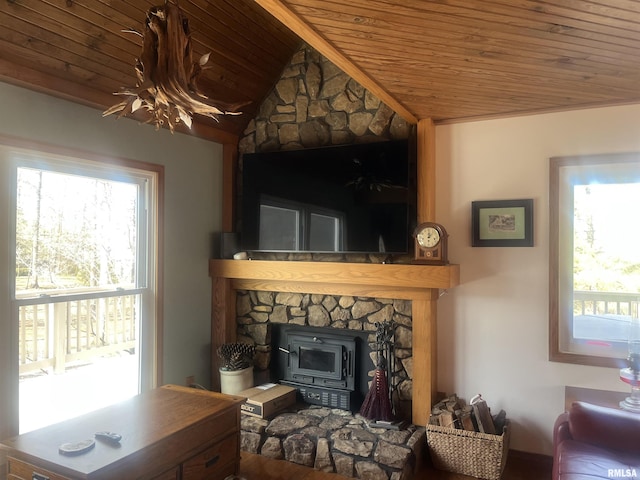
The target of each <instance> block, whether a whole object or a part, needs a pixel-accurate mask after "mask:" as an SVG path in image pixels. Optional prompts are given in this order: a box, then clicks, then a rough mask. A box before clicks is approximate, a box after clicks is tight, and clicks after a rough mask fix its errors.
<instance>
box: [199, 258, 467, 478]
mask: <svg viewBox="0 0 640 480" xmlns="http://www.w3.org/2000/svg"><path fill="white" fill-rule="evenodd" d="M209 273H210V276H211V278H212V323H211V334H212V347H213V350H214V351H215V348H216V347H217V345H220V344H221V343H227V342H233V341H236V340H237V339H238V336H239V335H242V336H247V337H250V338H251V339H252V341H256V343H258V341H257V340H261V339H262V338H263V336H264V340H263V342H264V348H262V349H261V353H260V356H259V357H258V361H259V362H262V363H261V364H260V365H259V366H262V367H264V370H263V371H265V372H268V371H269V370H267V366H268V365H270V362H271V359H272V358H273V357H272V356H273V348H272V345H271V340H272V339H271V338H269V337H270V336H271V333H272V332H271V330H270V329H269V328H267V327H268V326H269V325H273V324H283V325H284V324H286V325H289V324H293V325H296V324H307V325H311V326H315V327H320V326H322V327H323V328H343V329H346V330H349V329H350V327H351V328H352V331H354V332H362V333H363V334H366V336H367V341H369V340H370V337H369V334H370V332H372V331H373V328H372V327H373V326H375V323H376V320H384V319H392V320H393V319H395V321H396V322H397V325H398V328H397V329H396V338H395V343H396V346H398V347H402V348H397V350H398V355H399V357H398V360H399V361H398V362H397V365H398V367H397V368H398V370H400V366H402V369H403V371H404V374H403V375H406V378H405V377H404V376H401V375H398V376H397V378H398V380H397V381H394V384H395V387H397V391H398V396H399V394H400V392H402V391H405V392H407V391H408V392H410V393H409V398H411V392H412V393H413V398H414V399H419V401H413V402H411V414H410V418H411V421H412V425H410V426H409V428H407V429H405V430H385V429H381V428H372V427H371V426H370V425H368V424H367V422H366V421H364V420H363V418H362V417H360V416H359V415H354V414H352V413H350V412H348V411H346V410H340V409H332V408H328V407H323V406H318V405H311V406H310V407H309V408H305V409H304V410H303V411H300V412H287V413H283V414H281V415H278V416H276V417H275V418H274V419H270V420H269V419H260V418H254V417H249V416H244V415H243V419H242V440H241V441H242V447H241V448H242V450H243V451H248V452H253V453H260V454H262V455H265V456H271V457H273V458H284V459H286V460H289V461H292V462H295V463H300V464H303V465H308V466H311V467H313V468H316V469H318V470H323V471H333V472H337V473H340V474H341V475H345V476H350V477H359V478H370V479H373V480H405V479H409V478H411V475H412V473H413V471H414V467H415V465H416V464H417V463H418V462H419V457H420V455H421V453H422V452H423V450H424V448H425V446H426V442H425V427H424V425H426V423H427V421H428V417H429V413H430V410H431V403H432V400H431V399H432V398H433V395H434V394H435V385H436V384H435V374H436V365H435V358H436V355H435V354H436V303H437V300H438V298H439V292H440V290H441V289H448V288H451V287H454V286H456V285H457V284H458V282H459V266H458V265H439V266H424V265H406V264H405V265H399V264H380V263H347V262H306V261H263V260H211V261H210V263H209ZM409 359H410V360H409ZM414 364H415V365H416V368H413V365H414ZM370 365H373V363H371V364H370ZM217 370H218V359H217V356H216V355H213V356H212V372H213V375H212V385H213V387H214V389H215V388H216V387H217V385H218V382H219V378H218V375H217Z"/></svg>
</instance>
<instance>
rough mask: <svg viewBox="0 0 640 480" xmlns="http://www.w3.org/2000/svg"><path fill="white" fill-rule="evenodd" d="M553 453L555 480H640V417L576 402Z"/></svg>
mask: <svg viewBox="0 0 640 480" xmlns="http://www.w3.org/2000/svg"><path fill="white" fill-rule="evenodd" d="M553 449H554V451H553V480H585V479H598V478H603V479H604V478H606V479H612V478H640V414H634V413H630V412H626V411H623V410H617V409H613V408H606V407H600V406H597V405H591V404H589V403H584V402H574V403H573V404H572V406H571V408H570V409H569V411H568V412H565V413H563V414H561V415H560V416H559V417H558V418H557V420H556V423H555V425H554V430H553Z"/></svg>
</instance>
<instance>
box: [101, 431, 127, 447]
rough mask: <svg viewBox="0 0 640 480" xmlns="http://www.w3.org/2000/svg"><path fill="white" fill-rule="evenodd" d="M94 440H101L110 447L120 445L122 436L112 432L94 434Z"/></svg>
mask: <svg viewBox="0 0 640 480" xmlns="http://www.w3.org/2000/svg"><path fill="white" fill-rule="evenodd" d="M96 438H97V439H98V440H103V441H105V442H107V443H110V444H112V445H115V444H118V443H120V440H122V435H120V434H118V433H113V432H96Z"/></svg>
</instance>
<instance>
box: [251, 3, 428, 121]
mask: <svg viewBox="0 0 640 480" xmlns="http://www.w3.org/2000/svg"><path fill="white" fill-rule="evenodd" d="M254 1H255V2H256V3H257V4H258V5H260V6H261V7H262V8H264V9H265V10H266V11H267V12H269V13H270V14H271V15H273V16H274V17H275V18H277V19H278V20H280V21H281V22H282V23H283V24H284V25H285V26H287V27H288V28H289V29H291V31H293V32H294V33H295V34H296V35H298V36H299V37H300V38H301V39H302V40H304V41H305V42H307V43H308V44H309V45H311V46H312V47H313V48H315V49H316V50H317V51H318V52H320V53H321V54H322V55H324V56H325V57H327V58H328V59H329V60H330V61H331V62H333V63H334V64H335V65H336V66H337V67H339V68H340V69H342V71H343V72H345V73H346V74H347V75H349V76H350V77H351V78H353V79H354V80H355V81H357V82H358V83H360V85H362V86H363V87H365V88H366V89H367V90H369V91H370V92H371V93H373V94H374V95H376V96H377V97H378V98H379V99H380V100H381V101H383V102H384V103H385V104H386V105H387V106H388V107H389V108H391V109H392V110H393V111H395V112H396V113H397V114H398V115H400V116H401V117H402V118H404V119H405V120H406V121H407V122H409V123H412V124H417V123H418V118H417V117H416V116H415V115H414V114H413V113H411V112H410V111H409V110H408V109H407V108H406V107H405V106H404V105H403V104H402V103H400V102H399V101H398V100H397V99H396V98H395V97H393V96H392V95H391V94H390V93H389V92H388V91H387V90H386V89H384V88H383V87H382V86H381V85H380V84H378V83H377V82H376V81H375V80H373V78H371V76H369V75H367V74H366V73H365V72H364V71H362V69H360V68H359V67H358V66H357V65H355V64H354V63H353V62H352V61H351V60H349V59H348V58H347V57H345V56H344V55H343V54H342V53H341V52H340V51H339V50H338V49H337V48H336V47H335V46H334V45H333V44H332V43H330V42H329V41H327V39H326V38H324V37H323V36H322V35H320V34H319V33H318V32H317V31H316V30H314V29H313V28H312V27H311V26H310V25H309V24H308V23H306V22H305V21H304V20H302V19H301V18H300V17H299V16H298V15H296V14H295V13H294V12H293V11H292V10H291V9H290V8H289V7H287V6H286V5H285V3H284V2H282V1H280V0H254Z"/></svg>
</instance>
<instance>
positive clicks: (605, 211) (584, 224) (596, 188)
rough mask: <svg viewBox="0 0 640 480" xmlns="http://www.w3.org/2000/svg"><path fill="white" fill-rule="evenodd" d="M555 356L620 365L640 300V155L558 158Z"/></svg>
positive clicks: (554, 165) (554, 186)
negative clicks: (639, 241)
mask: <svg viewBox="0 0 640 480" xmlns="http://www.w3.org/2000/svg"><path fill="white" fill-rule="evenodd" d="M550 173H551V175H550V178H551V189H550V193H551V195H550V199H551V202H550V207H551V212H550V213H551V214H550V220H551V222H550V223H551V245H550V271H551V281H550V286H551V289H550V306H551V308H550V332H551V342H550V347H551V352H550V354H551V355H550V356H551V359H552V360H560V361H568V362H574V363H585V364H593V365H601V366H616V367H617V366H620V365H622V364H623V363H624V359H625V358H626V356H627V353H628V348H627V339H628V336H629V325H630V323H631V319H632V318H637V317H638V301H639V299H640V249H639V248H638V240H639V239H640V217H638V215H637V211H636V210H637V205H640V157H639V156H638V155H630V154H624V155H608V156H594V157H562V158H554V159H552V160H551V170H550Z"/></svg>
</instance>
